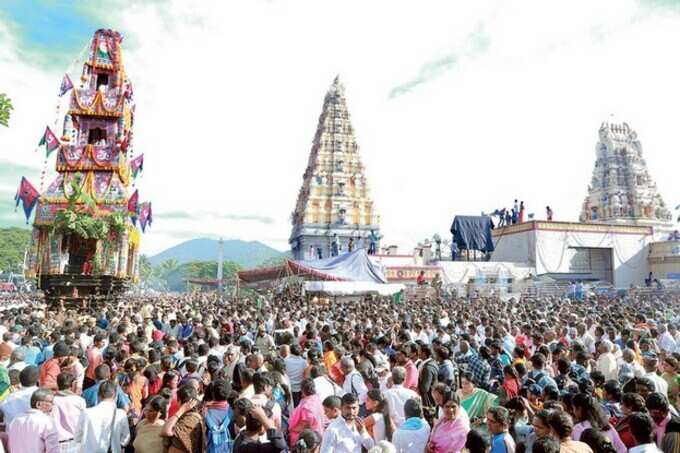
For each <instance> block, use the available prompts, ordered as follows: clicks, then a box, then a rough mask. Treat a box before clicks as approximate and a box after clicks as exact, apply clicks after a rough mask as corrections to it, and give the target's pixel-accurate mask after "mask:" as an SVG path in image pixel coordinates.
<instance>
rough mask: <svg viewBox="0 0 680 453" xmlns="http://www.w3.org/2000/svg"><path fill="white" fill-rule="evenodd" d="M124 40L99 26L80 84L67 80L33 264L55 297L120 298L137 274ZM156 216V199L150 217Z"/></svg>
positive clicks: (31, 269)
mask: <svg viewBox="0 0 680 453" xmlns="http://www.w3.org/2000/svg"><path fill="white" fill-rule="evenodd" d="M121 42H122V37H121V35H120V34H119V33H117V32H115V31H112V30H97V31H96V32H95V34H94V37H93V39H92V42H91V45H90V47H89V51H88V57H87V61H85V63H84V65H83V70H82V76H81V84H80V87H79V88H77V87H73V86H72V85H71V87H70V88H72V89H70V88H69V87H68V86H67V87H66V91H68V90H69V89H70V91H71V94H70V102H69V108H68V111H67V113H66V115H65V116H64V118H63V134H62V136H61V139H60V140H58V139H56V137H52V140H53V141H54V142H55V145H54V148H55V150H56V151H57V158H56V171H57V173H58V175H57V177H56V179H55V180H54V181H53V182H52V183H51V184H49V186H48V188H47V189H46V190H45V191H44V192H43V193H42V194H40V196H39V198H38V200H37V209H36V214H35V219H34V222H33V233H32V240H31V246H30V250H29V253H28V260H27V265H26V267H27V271H26V275H27V277H29V278H30V277H35V278H37V280H38V287H39V288H40V289H42V290H43V291H44V292H45V296H46V299H47V300H48V302H49V301H52V302H55V301H59V302H66V303H80V302H82V301H83V300H87V301H91V302H96V301H97V300H100V299H102V300H103V299H108V300H110V299H112V298H113V299H115V298H116V297H117V295H118V294H119V293H121V292H122V291H123V290H124V289H125V288H126V287H127V285H128V283H130V282H132V281H134V280H135V279H136V278H137V275H138V265H139V260H138V252H139V245H140V231H139V230H138V229H137V228H136V226H135V225H134V224H133V222H132V221H131V220H133V219H135V218H136V217H137V216H138V215H139V205H138V204H137V196H138V194H137V192H136V191H135V192H134V194H132V196H131V195H130V192H131V187H130V186H131V183H132V179H133V176H132V174H131V169H130V158H131V156H128V154H129V153H131V142H132V126H133V122H134V102H133V96H132V94H133V93H132V85H131V83H130V80H129V79H128V78H127V76H126V73H125V68H124V65H123V53H122V48H121ZM67 80H68V83H69V84H70V79H69V78H68V75H67V76H66V77H65V81H67ZM63 86H64V85H62V93H61V95H63V94H64V93H65V91H64V88H63ZM48 132H50V129H49V128H48ZM48 145H49V144H48ZM48 156H49V146H48ZM149 217H150V205H149V206H148V211H145V212H144V219H143V220H144V222H148V221H150V219H149Z"/></svg>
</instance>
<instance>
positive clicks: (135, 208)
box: [128, 190, 139, 218]
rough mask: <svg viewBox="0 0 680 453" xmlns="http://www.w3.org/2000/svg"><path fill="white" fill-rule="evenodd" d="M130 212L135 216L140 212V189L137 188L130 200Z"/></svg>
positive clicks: (131, 215)
mask: <svg viewBox="0 0 680 453" xmlns="http://www.w3.org/2000/svg"><path fill="white" fill-rule="evenodd" d="M128 214H130V217H133V218H135V217H137V215H138V214H139V190H135V193H133V194H132V196H131V197H130V199H129V200H128Z"/></svg>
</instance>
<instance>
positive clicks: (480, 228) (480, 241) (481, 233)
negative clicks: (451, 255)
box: [451, 215, 494, 253]
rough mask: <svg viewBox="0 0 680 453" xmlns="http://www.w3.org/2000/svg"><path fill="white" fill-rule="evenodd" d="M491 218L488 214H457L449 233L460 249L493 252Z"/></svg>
mask: <svg viewBox="0 0 680 453" xmlns="http://www.w3.org/2000/svg"><path fill="white" fill-rule="evenodd" d="M491 229H492V224H491V218H490V217H488V216H467V215H457V216H456V217H454V218H453V224H452V225H451V234H452V235H453V242H455V243H456V245H457V246H458V249H460V250H479V251H480V252H487V253H488V252H493V251H494V245H493V239H492V238H491Z"/></svg>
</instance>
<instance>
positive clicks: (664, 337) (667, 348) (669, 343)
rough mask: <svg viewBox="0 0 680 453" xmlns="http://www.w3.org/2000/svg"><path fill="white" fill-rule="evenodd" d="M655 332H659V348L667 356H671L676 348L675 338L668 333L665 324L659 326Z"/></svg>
mask: <svg viewBox="0 0 680 453" xmlns="http://www.w3.org/2000/svg"><path fill="white" fill-rule="evenodd" d="M657 330H658V331H659V339H658V343H659V347H661V349H663V350H664V352H666V354H667V355H671V354H673V352H675V348H676V344H675V338H673V335H671V334H670V333H669V332H668V329H667V327H666V324H663V323H661V324H659V326H658V327H657Z"/></svg>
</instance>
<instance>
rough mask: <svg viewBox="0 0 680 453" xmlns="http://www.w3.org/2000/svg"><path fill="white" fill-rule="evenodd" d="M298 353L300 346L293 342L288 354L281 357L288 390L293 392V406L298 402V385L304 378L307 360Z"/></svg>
mask: <svg viewBox="0 0 680 453" xmlns="http://www.w3.org/2000/svg"><path fill="white" fill-rule="evenodd" d="M300 354H301V351H300V346H298V345H296V344H294V345H293V346H291V347H290V355H289V356H287V357H285V358H284V359H283V361H284V363H285V364H286V374H287V375H288V379H290V391H291V393H292V394H293V403H294V404H295V406H297V405H298V403H299V402H300V397H301V394H300V392H301V390H300V386H301V385H302V380H303V379H304V378H305V368H307V361H306V360H305V359H303V358H302V357H301V356H300Z"/></svg>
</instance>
